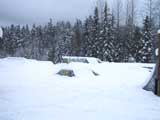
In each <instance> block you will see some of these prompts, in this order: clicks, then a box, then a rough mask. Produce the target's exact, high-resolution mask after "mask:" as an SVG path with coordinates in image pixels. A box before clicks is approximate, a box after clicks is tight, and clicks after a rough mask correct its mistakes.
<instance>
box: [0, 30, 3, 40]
mask: <svg viewBox="0 0 160 120" xmlns="http://www.w3.org/2000/svg"><path fill="white" fill-rule="evenodd" d="M2 37H3V30H2V28H1V27H0V38H2Z"/></svg>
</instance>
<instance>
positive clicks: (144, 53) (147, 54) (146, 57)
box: [139, 16, 153, 63]
mask: <svg viewBox="0 0 160 120" xmlns="http://www.w3.org/2000/svg"><path fill="white" fill-rule="evenodd" d="M142 35H143V36H142V44H143V47H142V49H141V50H140V51H139V53H140V54H141V62H143V63H150V62H152V50H153V45H152V40H153V38H152V32H151V27H150V21H149V17H148V16H146V18H145V20H144V23H143V31H142Z"/></svg>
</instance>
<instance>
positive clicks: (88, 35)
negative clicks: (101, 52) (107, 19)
mask: <svg viewBox="0 0 160 120" xmlns="http://www.w3.org/2000/svg"><path fill="white" fill-rule="evenodd" d="M92 23H93V17H92V16H89V18H87V19H86V20H85V23H84V31H83V43H82V48H83V49H82V50H83V55H84V56H86V57H91V56H92V45H93V36H92V30H93V29H92V27H93V25H92Z"/></svg>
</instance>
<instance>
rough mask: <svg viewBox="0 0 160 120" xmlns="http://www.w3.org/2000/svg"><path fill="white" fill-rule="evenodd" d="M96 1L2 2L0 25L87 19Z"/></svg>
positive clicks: (28, 0)
mask: <svg viewBox="0 0 160 120" xmlns="http://www.w3.org/2000/svg"><path fill="white" fill-rule="evenodd" d="M94 1H95V0H0V24H1V25H3V24H11V23H14V24H26V23H29V24H32V23H45V22H48V20H49V18H53V19H55V20H70V21H73V20H74V19H75V18H80V19H82V18H85V17H86V16H87V15H89V13H91V11H92V8H93V7H94V4H95V2H94Z"/></svg>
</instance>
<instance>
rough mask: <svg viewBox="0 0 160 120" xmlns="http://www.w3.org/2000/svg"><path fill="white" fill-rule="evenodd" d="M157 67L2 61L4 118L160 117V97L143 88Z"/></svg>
mask: <svg viewBox="0 0 160 120" xmlns="http://www.w3.org/2000/svg"><path fill="white" fill-rule="evenodd" d="M154 66H155V65H154V64H137V63H132V64H129V63H128V64H127V63H102V64H84V63H70V64H57V65H54V64H52V63H51V62H47V61H35V60H27V59H24V58H5V59H0V106H1V107H0V120H160V98H159V97H157V96H155V95H154V94H153V93H152V92H148V91H145V90H143V89H142V88H143V87H144V85H145V84H146V82H148V80H149V79H150V76H151V74H152V71H150V70H149V69H147V67H154ZM65 68H67V69H72V70H74V72H75V75H76V76H75V77H72V78H70V77H65V76H59V75H57V74H56V73H57V72H58V71H59V70H60V69H65ZM91 70H94V71H95V72H97V73H99V76H94V75H93V74H92V73H91V72H90V71H91Z"/></svg>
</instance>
